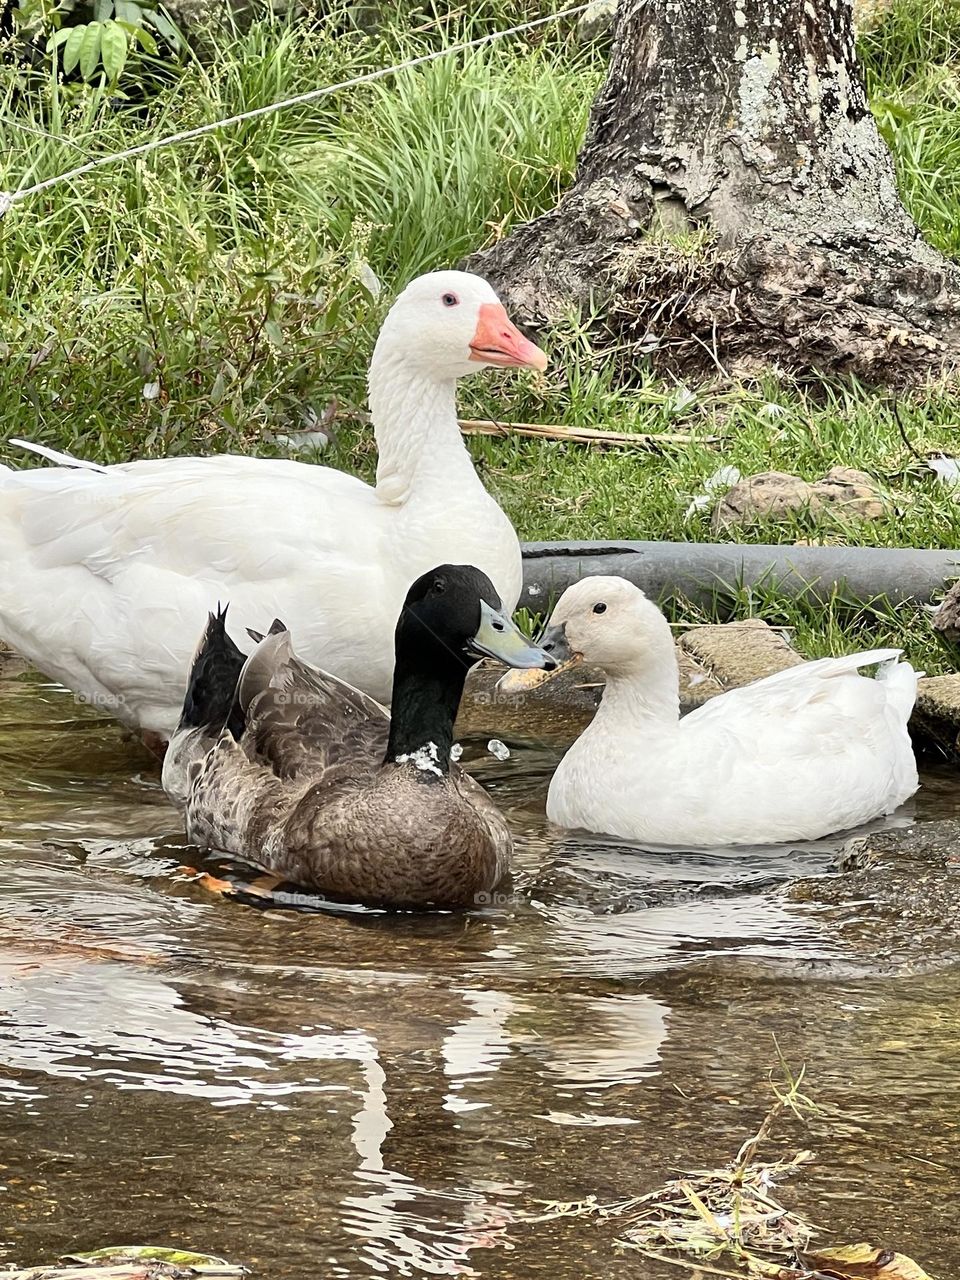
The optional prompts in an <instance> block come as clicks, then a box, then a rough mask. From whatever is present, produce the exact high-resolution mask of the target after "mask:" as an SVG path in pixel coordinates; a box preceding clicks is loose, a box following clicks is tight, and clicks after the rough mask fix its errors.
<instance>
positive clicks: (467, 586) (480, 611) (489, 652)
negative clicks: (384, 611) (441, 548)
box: [396, 564, 556, 671]
mask: <svg viewBox="0 0 960 1280" xmlns="http://www.w3.org/2000/svg"><path fill="white" fill-rule="evenodd" d="M396 638H397V660H398V661H400V659H401V656H404V657H409V656H410V654H411V652H417V653H419V655H420V656H421V657H427V656H428V655H429V656H430V659H431V661H435V662H437V663H438V665H440V666H445V665H446V664H447V663H448V662H452V663H455V664H457V665H462V666H465V667H467V666H470V665H471V664H472V663H474V662H476V661H477V659H478V658H484V657H488V658H496V659H497V660H498V661H500V662H503V663H505V664H506V665H507V666H508V667H520V668H529V667H535V668H541V669H544V670H548V671H549V670H552V668H553V667H554V666H555V665H556V663H555V661H554V659H553V658H551V657H550V655H549V654H547V653H545V652H544V651H543V650H542V649H538V648H537V647H536V646H535V645H533V644H531V643H530V641H529V640H528V639H527V638H526V636H525V635H524V634H523V632H522V631H520V629H519V628H518V627H517V626H516V625H515V623H514V622H513V621H512V620H511V619H510V618H509V617H508V616H507V614H505V613H504V610H503V604H502V602H501V600H500V597H499V595H498V594H497V591H496V588H495V587H494V585H493V583H492V582H491V581H490V579H489V578H488V577H487V575H486V574H485V573H482V572H481V571H480V570H479V569H475V568H474V567H473V565H469V564H442V565H439V566H438V567H437V568H436V569H431V570H430V572H429V573H425V574H423V575H422V576H421V577H419V578H418V579H417V580H416V582H415V583H414V584H413V586H412V587H411V588H410V590H409V591H408V592H407V598H406V600H405V601H404V604H403V609H402V611H401V614H400V620H399V622H398V624H397V637H396Z"/></svg>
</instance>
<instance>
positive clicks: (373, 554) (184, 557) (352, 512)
mask: <svg viewBox="0 0 960 1280" xmlns="http://www.w3.org/2000/svg"><path fill="white" fill-rule="evenodd" d="M444 297H447V298H450V297H455V298H456V299H457V303H456V306H451V305H450V304H449V303H447V304H444V303H443V301H442V299H443V298H444ZM457 308H459V311H458V310H457ZM478 316H479V318H478ZM491 323H494V324H495V326H496V327H497V330H498V332H499V333H500V335H501V337H502V338H503V347H504V351H497V350H490V349H488V348H487V347H484V348H483V349H480V350H479V351H478V350H477V348H476V346H475V342H474V340H475V338H477V337H478V336H480V335H481V330H483V334H484V335H485V336H486V338H487V339H488V340H489V341H491V342H492V340H493V339H491V338H490V328H491ZM511 343H512V346H511ZM501 357H502V358H501ZM544 363H545V357H543V355H542V353H541V352H539V351H538V350H537V348H536V347H534V346H533V344H532V343H529V342H527V340H526V339H524V338H523V337H522V335H520V334H519V332H518V331H517V330H515V329H513V326H512V325H510V323H509V321H508V320H507V318H506V313H505V312H504V311H503V308H502V306H501V305H500V304H499V302H498V301H497V299H496V295H495V294H494V293H493V291H492V289H491V288H490V287H489V285H487V284H486V282H485V281H482V280H480V279H479V278H478V277H475V276H470V275H466V274H465V273H461V272H437V273H434V274H433V275H431V276H424V277H420V279H418V280H416V281H414V282H413V284H411V285H410V286H408V288H407V289H406V290H405V291H404V293H403V294H401V296H400V298H399V299H398V300H397V302H396V303H395V304H394V307H393V308H392V310H391V312H390V314H389V315H388V317H387V320H386V322H385V323H384V326H383V330H382V331H381V334H380V338H379V339H378V342H377V347H376V350H375V352H374V357H373V361H372V363H371V369H370V403H371V409H372V416H373V420H374V427H375V431H376V437H377V445H378V448H379V453H380V458H379V467H378V472H377V484H376V487H375V488H371V487H370V486H369V485H366V484H364V483H363V482H362V481H360V480H357V479H355V478H354V477H352V476H349V475H346V474H344V473H343V472H339V471H335V470H332V469H330V468H327V467H317V466H311V465H309V464H304V463H298V462H291V461H286V460H270V459H259V458H249V457H239V456H231V455H223V456H218V457H208V458H191V457H185V458H167V459H163V460H159V461H142V462H133V463H126V464H121V465H119V466H111V467H97V466H93V465H91V464H85V463H76V462H75V460H71V459H66V458H62V459H55V460H61V461H65V462H67V463H71V462H72V463H73V465H67V466H62V467H57V468H55V469H48V468H41V469H35V470H29V471H15V470H13V469H10V468H0V549H2V555H3V561H4V567H3V573H2V574H0V636H2V637H3V639H5V640H6V641H7V642H8V643H9V644H10V645H12V646H13V647H14V648H15V649H16V650H17V651H18V652H20V653H21V654H22V655H23V656H24V657H26V658H27V659H29V660H30V661H31V662H32V663H34V664H35V665H36V666H37V667H39V668H40V670H41V671H43V672H45V673H46V674H47V675H49V676H51V677H53V678H54V679H57V680H59V681H60V682H62V683H63V684H65V685H66V686H67V687H68V688H70V689H72V690H74V691H75V692H76V693H77V694H78V696H79V697H80V698H81V699H83V700H84V701H89V702H93V703H95V704H97V705H100V706H103V707H104V708H105V709H109V710H110V711H112V712H113V713H114V714H115V715H117V716H118V717H119V718H120V719H121V720H123V721H124V722H125V723H127V724H129V725H131V726H133V727H136V728H138V729H140V730H144V731H148V732H152V733H155V734H158V735H160V736H161V737H163V738H167V737H169V735H170V733H171V732H172V730H173V729H174V727H175V726H176V723H177V719H178V717H179V712H180V705H181V703H182V699H183V692H184V688H185V684H186V679H187V674H188V672H189V669H190V662H191V659H192V656H193V650H194V644H195V638H196V633H197V629H198V622H199V621H200V620H202V619H203V617H204V616H205V615H206V613H208V612H209V611H210V610H211V609H213V608H214V607H215V606H216V605H217V602H218V601H224V602H225V601H229V602H230V621H231V630H232V631H233V632H234V634H235V636H237V637H243V635H244V629H245V628H246V627H247V626H252V627H257V626H262V623H263V619H264V618H268V619H269V618H272V617H275V616H277V617H282V618H283V619H284V621H285V622H286V623H287V625H288V626H290V627H291V628H292V629H293V630H294V631H295V633H296V634H297V636H298V642H299V645H300V648H301V651H302V653H303V654H304V656H305V657H306V658H307V659H308V660H309V661H311V662H314V663H317V664H320V665H322V666H323V667H324V668H325V669H326V670H328V671H331V672H333V673H334V674H336V675H337V676H339V677H341V678H342V679H344V680H346V681H347V682H348V683H350V684H354V685H356V686H357V687H358V688H361V689H363V690H364V691H366V692H368V693H370V694H371V695H372V696H373V697H375V698H377V699H379V700H381V701H383V700H386V699H388V698H389V695H390V683H391V677H392V671H393V632H394V627H395V624H396V618H397V615H398V613H399V611H400V607H401V605H402V604H403V600H404V596H405V594H406V591H407V588H408V587H409V586H410V583H411V582H412V581H413V580H414V579H415V578H417V577H418V576H419V575H420V574H421V573H423V572H425V571H426V570H427V569H429V568H431V567H432V566H433V565H435V564H437V563H438V562H440V561H455V562H460V563H467V564H471V563H472V564H474V565H476V566H478V567H479V568H481V569H482V570H483V571H484V572H485V573H486V574H487V575H488V576H489V577H490V579H491V580H492V581H493V583H494V585H495V587H496V589H497V591H498V592H499V593H500V596H501V599H502V600H503V602H504V605H505V606H506V607H507V608H508V609H512V608H513V607H514V606H515V604H516V601H517V598H518V596H519V593H520V586H521V562H520V548H519V544H518V542H517V537H516V534H515V532H514V530H513V527H512V525H511V524H510V521H509V520H508V519H507V517H506V516H505V515H504V513H503V512H502V511H501V510H500V508H499V507H498V506H497V504H496V502H495V501H494V500H493V499H492V498H491V497H490V495H489V494H488V493H487V492H486V490H485V489H484V487H483V485H482V484H481V483H480V480H479V478H478V476H477V474H476V472H475V470H474V468H473V464H472V461H471V458H470V455H469V453H468V452H467V449H466V447H465V445H464V442H463V439H462V436H461V434H460V430H459V427H458V424H457V417H456V403H455V389H456V380H457V378H458V377H461V376H463V375H464V374H466V373H469V372H472V371H475V370H477V369H478V368H480V367H482V365H483V364H515V365H521V364H530V365H533V366H535V367H539V368H542V367H543V364H544ZM358 636H359V637H360V639H359V642H358Z"/></svg>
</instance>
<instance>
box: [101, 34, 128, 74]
mask: <svg viewBox="0 0 960 1280" xmlns="http://www.w3.org/2000/svg"><path fill="white" fill-rule="evenodd" d="M129 49H130V46H129V43H128V42H127V33H126V32H125V31H124V30H123V28H122V27H120V26H118V25H117V24H116V23H115V22H105V23H104V24H103V35H102V37H101V40H100V57H101V60H102V61H103V69H104V71H105V72H106V73H107V79H108V80H110V81H111V82H113V81H115V80H119V79H120V75H121V72H122V71H123V67H124V63H125V62H126V61H127V53H128V52H129Z"/></svg>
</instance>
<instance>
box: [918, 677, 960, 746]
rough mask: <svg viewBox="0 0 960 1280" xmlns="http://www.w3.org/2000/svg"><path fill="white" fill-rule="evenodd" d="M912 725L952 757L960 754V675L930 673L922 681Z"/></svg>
mask: <svg viewBox="0 0 960 1280" xmlns="http://www.w3.org/2000/svg"><path fill="white" fill-rule="evenodd" d="M910 727H911V728H912V729H913V730H914V731H915V733H917V734H918V736H919V737H921V738H923V739H925V740H926V741H928V742H930V743H932V744H933V745H934V746H936V747H938V748H939V749H940V751H942V752H943V753H944V755H946V757H947V758H948V759H949V760H954V761H956V760H957V759H958V758H960V675H957V674H956V673H951V674H950V675H945V676H927V677H926V678H925V679H923V680H921V681H920V684H919V686H918V688H917V703H916V706H915V707H914V710H913V719H912V721H911V722H910Z"/></svg>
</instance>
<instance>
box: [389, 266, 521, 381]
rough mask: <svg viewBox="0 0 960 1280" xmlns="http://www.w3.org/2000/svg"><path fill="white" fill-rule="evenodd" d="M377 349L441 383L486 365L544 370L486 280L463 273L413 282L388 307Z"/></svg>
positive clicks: (433, 273) (436, 274)
mask: <svg viewBox="0 0 960 1280" xmlns="http://www.w3.org/2000/svg"><path fill="white" fill-rule="evenodd" d="M377 347H378V352H379V354H381V355H382V354H386V353H387V352H389V353H390V355H392V356H395V357H399V358H401V359H402V360H403V362H404V363H405V364H406V365H408V366H410V367H412V368H415V369H417V370H419V371H420V372H422V373H424V374H426V375H428V376H430V377H432V378H434V379H435V380H437V381H440V382H447V381H452V380H455V379H457V378H463V377H466V375H467V374H470V373H476V372H477V371H478V370H479V369H482V368H484V367H486V366H490V365H493V366H497V367H500V368H517V369H545V368H546V366H547V357H546V355H545V354H544V353H543V352H542V351H541V350H540V348H539V347H538V346H535V345H534V343H532V342H531V341H530V339H529V338H525V337H524V336H523V334H522V333H521V332H520V330H519V329H518V328H517V327H516V325H515V324H513V323H512V321H511V320H510V318H509V316H508V315H507V312H506V308H505V307H504V305H503V303H502V302H501V301H500V299H499V298H498V297H497V295H496V294H495V293H494V291H493V289H492V288H491V287H490V285H489V284H487V282H486V280H482V279H481V278H480V276H475V275H471V274H470V273H469V272H466V271H431V272H430V273H429V274H428V275H423V276H418V277H417V279H416V280H413V281H411V282H410V284H408V285H407V287H406V288H405V289H404V291H403V292H402V293H401V294H400V296H399V297H398V298H397V300H396V302H395V303H394V304H393V306H392V307H391V308H390V311H389V312H388V314H387V318H386V320H385V321H384V323H383V327H382V329H381V330H380V337H379V339H378V341H377Z"/></svg>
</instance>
